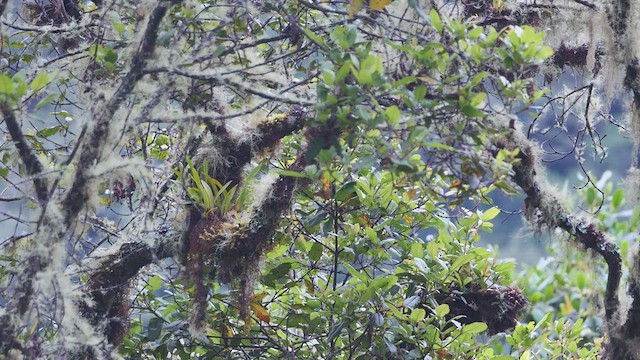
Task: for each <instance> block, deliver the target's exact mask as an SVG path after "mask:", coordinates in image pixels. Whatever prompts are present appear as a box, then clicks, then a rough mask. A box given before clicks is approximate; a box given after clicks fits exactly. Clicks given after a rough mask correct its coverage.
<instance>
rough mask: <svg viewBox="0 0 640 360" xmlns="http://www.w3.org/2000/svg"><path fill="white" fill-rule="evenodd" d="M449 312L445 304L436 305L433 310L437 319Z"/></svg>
mask: <svg viewBox="0 0 640 360" xmlns="http://www.w3.org/2000/svg"><path fill="white" fill-rule="evenodd" d="M450 311H451V310H450V309H449V305H447V304H442V305H438V306H436V308H435V310H434V312H435V314H436V316H437V317H439V318H444V317H445V316H446V315H447V314H449V312H450Z"/></svg>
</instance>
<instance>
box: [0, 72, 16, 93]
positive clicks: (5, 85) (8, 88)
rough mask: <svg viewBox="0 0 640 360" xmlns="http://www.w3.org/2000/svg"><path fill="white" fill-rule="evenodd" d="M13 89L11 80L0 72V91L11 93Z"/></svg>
mask: <svg viewBox="0 0 640 360" xmlns="http://www.w3.org/2000/svg"><path fill="white" fill-rule="evenodd" d="M14 90H15V87H14V85H13V80H11V78H10V77H9V76H7V75H5V74H0V93H2V94H7V95H11V94H12V93H13V91H14Z"/></svg>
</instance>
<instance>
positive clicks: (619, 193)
mask: <svg viewBox="0 0 640 360" xmlns="http://www.w3.org/2000/svg"><path fill="white" fill-rule="evenodd" d="M622 200H624V190H622V189H618V190H616V192H614V193H613V196H612V197H611V206H612V207H613V209H614V210H618V209H619V208H620V206H622Z"/></svg>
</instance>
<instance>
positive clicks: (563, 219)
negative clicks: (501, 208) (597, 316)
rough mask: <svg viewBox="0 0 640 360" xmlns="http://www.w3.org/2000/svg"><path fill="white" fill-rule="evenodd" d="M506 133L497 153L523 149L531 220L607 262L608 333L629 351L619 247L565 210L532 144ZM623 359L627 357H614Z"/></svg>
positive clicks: (522, 179)
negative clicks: (622, 321)
mask: <svg viewBox="0 0 640 360" xmlns="http://www.w3.org/2000/svg"><path fill="white" fill-rule="evenodd" d="M501 128H502V130H503V131H504V132H505V133H507V135H506V136H504V137H502V138H501V139H499V140H497V141H496V142H494V144H495V146H496V151H495V152H494V155H497V153H498V151H499V150H500V149H509V150H513V149H520V152H519V154H518V159H519V163H516V164H514V165H513V171H514V174H513V176H512V180H513V182H514V183H515V184H516V185H518V186H519V187H520V188H521V189H522V190H523V191H524V193H525V194H526V196H527V197H526V199H525V216H526V217H527V219H528V220H529V221H531V222H532V223H534V224H536V225H538V226H544V227H547V228H550V229H554V228H560V229H562V230H564V231H565V232H567V233H568V234H569V235H570V236H571V237H573V238H574V239H575V240H576V241H577V242H578V243H579V244H581V245H582V246H584V247H585V248H587V249H591V250H593V251H594V252H596V253H598V254H599V255H600V256H602V258H603V259H604V260H605V262H606V263H607V268H608V273H607V285H606V290H605V298H604V309H605V320H606V322H607V325H608V331H609V336H610V337H611V339H612V345H611V348H612V349H614V351H616V352H617V354H630V353H632V352H631V350H630V346H632V344H631V345H630V344H629V343H628V342H625V343H624V344H620V342H624V341H619V340H617V339H619V338H620V336H619V334H620V329H619V316H620V314H619V308H620V300H619V298H618V289H619V287H620V281H621V277H622V257H621V255H620V250H619V248H618V246H617V245H616V244H615V243H613V242H611V241H609V239H608V238H607V235H606V234H605V233H603V232H602V231H600V230H598V227H597V226H596V224H594V223H591V222H588V221H586V220H582V219H578V218H576V217H574V216H573V215H571V214H570V213H569V212H568V211H567V210H565V209H564V208H563V207H562V205H560V201H559V200H558V199H557V198H556V197H555V196H553V195H551V194H550V193H549V192H548V191H545V187H544V185H543V184H542V183H541V182H540V180H539V179H538V176H537V171H536V166H537V165H536V164H537V163H536V160H535V159H534V154H535V151H534V149H533V145H532V144H531V143H530V142H529V141H528V140H527V139H525V138H524V136H521V135H520V134H519V133H516V130H514V129H507V128H506V127H505V126H501ZM611 358H614V359H622V358H627V357H624V356H623V357H615V356H613V357H611Z"/></svg>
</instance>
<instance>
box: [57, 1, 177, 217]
mask: <svg viewBox="0 0 640 360" xmlns="http://www.w3.org/2000/svg"><path fill="white" fill-rule="evenodd" d="M175 3H177V1H171V2H168V1H159V2H158V5H157V6H156V7H155V8H154V9H153V11H152V12H151V15H150V16H149V21H148V23H147V27H146V29H145V32H144V35H143V37H142V40H141V43H140V46H139V48H138V50H137V52H136V53H135V54H134V55H133V58H132V60H131V65H130V67H129V72H128V73H127V75H126V76H125V77H124V79H123V80H122V82H121V83H120V85H119V86H118V89H117V90H116V92H115V94H114V95H113V96H112V97H111V98H110V99H109V100H108V101H107V100H105V99H104V98H98V99H97V100H96V101H97V104H96V106H94V108H93V109H92V116H93V123H94V125H93V128H92V130H91V132H90V135H89V138H88V139H85V140H84V145H83V147H82V152H81V154H80V160H79V162H78V165H77V171H76V175H75V179H74V181H73V185H72V187H71V188H70V189H69V191H68V192H67V197H66V198H65V199H64V201H63V207H62V208H63V209H64V210H65V212H66V213H65V223H66V224H67V225H70V224H71V223H72V222H73V219H74V218H75V217H76V215H77V214H78V213H79V212H80V211H81V210H82V208H83V207H84V206H85V205H86V203H87V201H88V198H89V195H88V193H87V186H88V183H89V176H90V175H89V174H88V173H89V171H90V169H91V168H92V167H93V166H94V164H95V163H96V162H99V161H100V160H101V158H102V152H103V151H104V145H105V143H106V141H107V139H108V138H109V134H110V132H111V130H113V129H111V128H112V124H111V121H112V119H113V115H114V114H115V113H116V111H117V110H118V109H119V108H120V105H121V104H122V102H123V101H124V100H125V99H126V98H127V97H128V96H129V94H131V91H133V89H134V87H135V85H136V83H137V82H138V81H139V80H140V79H141V78H142V76H143V75H144V72H143V69H144V65H145V63H146V62H147V60H148V59H150V58H151V56H152V54H153V50H154V49H155V45H156V39H157V37H158V28H159V27H160V23H161V22H162V19H163V18H164V16H165V14H166V12H167V10H168V9H169V7H170V6H172V5H173V4H175ZM86 126H87V125H85V127H86Z"/></svg>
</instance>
